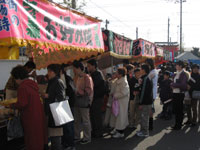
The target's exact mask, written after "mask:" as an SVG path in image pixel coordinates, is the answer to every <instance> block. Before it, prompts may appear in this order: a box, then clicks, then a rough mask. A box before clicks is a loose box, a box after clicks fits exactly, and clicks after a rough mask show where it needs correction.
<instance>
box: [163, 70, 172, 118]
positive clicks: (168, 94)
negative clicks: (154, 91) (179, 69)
mask: <svg viewBox="0 0 200 150" xmlns="http://www.w3.org/2000/svg"><path fill="white" fill-rule="evenodd" d="M171 83H172V80H170V72H169V71H165V72H164V79H163V81H161V83H160V100H161V102H162V104H163V111H162V113H161V116H160V118H161V119H165V120H169V119H171V118H172V89H171V86H170V85H171Z"/></svg>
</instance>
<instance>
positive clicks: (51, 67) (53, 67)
mask: <svg viewBox="0 0 200 150" xmlns="http://www.w3.org/2000/svg"><path fill="white" fill-rule="evenodd" d="M47 69H48V70H51V71H53V72H54V73H55V74H56V76H58V77H59V76H60V70H61V66H60V65H59V64H50V65H48V67H47Z"/></svg>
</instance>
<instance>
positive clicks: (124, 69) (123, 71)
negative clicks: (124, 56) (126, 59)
mask: <svg viewBox="0 0 200 150" xmlns="http://www.w3.org/2000/svg"><path fill="white" fill-rule="evenodd" d="M117 72H118V74H120V75H122V77H124V76H125V75H126V74H127V69H126V68H125V67H120V68H118V69H117Z"/></svg>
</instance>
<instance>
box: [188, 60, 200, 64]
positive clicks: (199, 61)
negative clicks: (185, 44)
mask: <svg viewBox="0 0 200 150" xmlns="http://www.w3.org/2000/svg"><path fill="white" fill-rule="evenodd" d="M188 62H192V63H193V64H198V65H200V59H199V60H193V59H189V60H188Z"/></svg>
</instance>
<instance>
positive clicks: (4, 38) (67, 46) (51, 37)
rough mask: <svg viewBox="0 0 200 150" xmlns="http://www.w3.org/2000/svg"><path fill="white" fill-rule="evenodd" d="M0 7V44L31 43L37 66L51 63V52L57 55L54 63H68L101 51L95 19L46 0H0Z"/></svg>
mask: <svg viewBox="0 0 200 150" xmlns="http://www.w3.org/2000/svg"><path fill="white" fill-rule="evenodd" d="M0 8H1V9H0V33H1V34H0V46H4V47H5V46H6V47H12V46H27V45H28V44H30V45H31V47H33V48H34V51H33V53H32V55H33V58H34V61H35V62H36V64H37V66H38V67H39V68H41V67H44V66H46V65H47V64H50V63H52V62H49V61H50V60H49V59H51V57H50V55H51V56H52V55H57V56H56V57H55V60H54V63H67V61H73V60H75V59H79V58H81V57H83V58H85V57H90V56H92V55H97V53H98V52H103V50H104V46H103V38H102V32H101V25H100V21H99V20H97V19H94V18H92V17H89V16H86V15H83V14H81V13H78V12H76V11H72V10H69V9H64V8H62V7H60V6H57V5H55V4H53V3H50V2H47V1H46V0H1V1H0ZM28 47H29V46H28ZM66 51H67V52H66ZM29 52H30V51H29ZM86 52H87V53H86ZM0 54H1V51H0ZM71 54H73V55H71ZM77 55H78V56H77ZM74 56H76V57H74ZM69 57H70V58H69ZM58 58H59V59H58ZM39 60H40V61H39ZM43 63H45V65H44V64H43Z"/></svg>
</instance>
